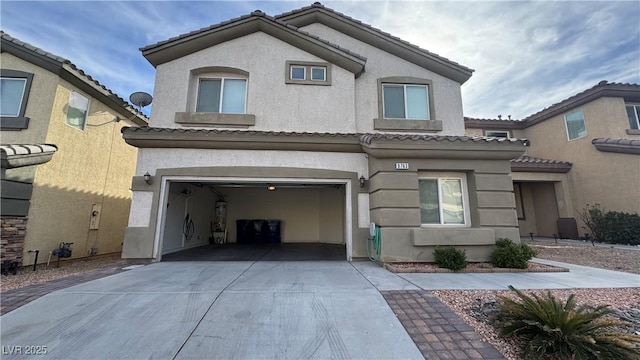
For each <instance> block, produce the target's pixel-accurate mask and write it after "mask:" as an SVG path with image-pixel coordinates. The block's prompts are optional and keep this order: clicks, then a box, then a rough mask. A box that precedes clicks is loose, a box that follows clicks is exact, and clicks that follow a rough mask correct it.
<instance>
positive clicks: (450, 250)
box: [433, 246, 467, 271]
mask: <svg viewBox="0 0 640 360" xmlns="http://www.w3.org/2000/svg"><path fill="white" fill-rule="evenodd" d="M433 257H434V258H435V260H436V264H437V265H438V267H441V268H445V269H451V270H454V271H458V270H462V269H464V268H465V267H467V254H466V253H465V251H464V250H459V249H456V248H454V247H453V246H447V247H440V246H436V248H435V250H434V251H433Z"/></svg>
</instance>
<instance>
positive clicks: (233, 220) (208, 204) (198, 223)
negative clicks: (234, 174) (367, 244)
mask: <svg viewBox="0 0 640 360" xmlns="http://www.w3.org/2000/svg"><path fill="white" fill-rule="evenodd" d="M347 187H348V184H347V183H346V181H343V180H329V179H322V180H318V179H315V180H314V179H308V180H304V181H301V179H295V180H289V179H264V181H263V180H262V179H261V180H260V181H256V180H255V179H252V180H244V181H243V180H229V179H225V180H214V179H193V180H186V179H179V180H178V179H176V180H169V181H166V182H165V184H164V186H163V194H162V197H161V198H162V199H163V201H162V205H161V206H160V209H161V211H159V215H158V216H159V220H160V221H159V222H158V223H159V229H158V230H159V231H157V232H156V236H157V239H156V244H157V249H158V250H159V251H158V252H159V253H160V255H161V256H162V259H163V260H165V261H166V260H250V259H258V258H264V257H265V256H266V257H267V258H269V256H271V257H274V259H291V260H307V259H335V258H336V257H338V258H339V259H342V260H344V259H348V258H349V256H348V250H349V249H348V248H349V246H348V244H349V242H350V226H351V224H350V222H349V221H347V220H348V219H349V218H350V212H351V211H350V207H348V206H347V201H346V199H347ZM349 196H350V195H349ZM348 213H349V215H348Z"/></svg>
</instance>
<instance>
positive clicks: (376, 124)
mask: <svg viewBox="0 0 640 360" xmlns="http://www.w3.org/2000/svg"><path fill="white" fill-rule="evenodd" d="M373 128H374V129H376V130H399V131H402V130H404V131H433V132H435V131H442V121H441V120H408V119H373Z"/></svg>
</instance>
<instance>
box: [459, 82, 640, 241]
mask: <svg viewBox="0 0 640 360" xmlns="http://www.w3.org/2000/svg"><path fill="white" fill-rule="evenodd" d="M639 121H640V85H638V84H619V83H609V82H607V81H602V82H600V83H598V84H597V85H595V86H593V87H592V88H589V89H587V90H585V91H583V92H580V93H578V94H576V95H574V96H571V97H569V98H568V99H565V100H563V101H561V102H559V103H557V104H553V105H551V106H549V107H547V108H545V109H544V110H541V111H539V112H537V113H535V114H533V115H531V116H528V117H526V118H525V119H522V120H520V121H515V120H499V119H472V118H467V119H466V121H465V125H466V128H467V134H468V135H487V136H504V137H522V138H527V139H529V140H530V142H531V145H530V147H529V148H528V149H527V152H526V155H525V156H523V157H521V158H518V159H515V160H514V161H512V165H511V170H512V171H513V174H512V178H513V181H514V191H515V196H516V203H517V211H518V223H519V226H520V232H521V234H522V235H523V236H529V234H530V233H533V234H534V235H536V236H549V237H552V236H554V235H555V236H560V234H561V233H562V236H563V237H573V238H575V237H577V236H578V235H579V236H584V234H585V233H588V232H589V231H588V229H586V228H585V227H584V223H583V222H582V220H581V219H580V214H579V213H580V212H583V210H584V209H585V207H586V206H587V204H590V205H594V204H600V205H601V206H602V207H603V208H605V209H607V210H613V211H623V212H631V213H640V191H638V179H640V156H639V155H640V130H639V128H640V122H639Z"/></svg>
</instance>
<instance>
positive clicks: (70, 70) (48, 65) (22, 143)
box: [0, 32, 147, 265]
mask: <svg viewBox="0 0 640 360" xmlns="http://www.w3.org/2000/svg"><path fill="white" fill-rule="evenodd" d="M1 40H2V44H1V45H2V53H1V55H0V61H1V64H2V68H1V70H0V71H1V81H2V82H1V93H2V94H1V99H0V104H1V105H0V110H1V112H2V118H1V123H0V124H1V131H2V134H1V136H2V144H1V145H2V146H1V147H0V148H1V150H2V204H1V210H0V211H1V214H2V258H3V260H17V261H19V262H21V263H22V264H23V265H28V264H32V263H33V262H34V258H35V253H34V252H29V251H30V250H39V251H40V256H39V259H38V262H46V261H47V260H48V258H49V252H51V251H52V250H54V249H55V248H57V247H58V245H59V243H61V242H72V243H73V245H72V249H73V254H72V257H74V258H76V257H85V256H89V255H90V254H91V253H93V254H106V253H113V252H119V251H121V248H122V245H121V244H122V241H123V237H124V231H125V228H126V225H127V219H128V213H129V207H130V202H131V191H130V190H129V188H130V179H131V176H133V174H134V172H135V166H136V153H137V149H136V148H134V147H132V146H129V145H127V144H126V143H125V142H124V140H123V139H122V137H121V135H120V129H121V128H122V127H123V126H132V125H147V123H146V117H145V116H144V115H142V114H141V113H140V112H138V111H137V110H136V109H135V108H133V107H132V106H131V105H130V104H128V103H127V102H126V101H124V100H123V99H121V98H119V97H118V96H116V95H115V94H114V93H113V92H111V91H110V90H109V89H107V88H105V87H104V86H103V85H101V84H100V83H98V82H97V81H95V80H94V79H93V78H91V77H90V76H88V75H87V74H85V73H84V72H83V71H82V70H80V69H78V68H77V67H76V66H75V65H74V64H72V63H71V62H70V61H68V60H66V59H63V58H61V57H58V56H55V55H53V54H50V53H48V52H46V51H43V50H42V49H38V48H35V47H33V46H31V45H29V44H26V43H24V42H21V41H19V40H17V39H15V38H12V37H11V36H9V35H8V34H5V33H4V32H2V33H1ZM117 120H122V121H117ZM56 149H57V152H56ZM47 161H48V162H47ZM37 164H40V165H38V166H37V167H36V166H35V165H37ZM92 249H93V252H92ZM52 259H53V260H55V259H56V257H55V256H54V257H53V258H52Z"/></svg>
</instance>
